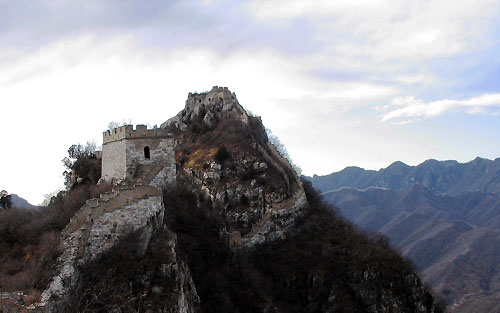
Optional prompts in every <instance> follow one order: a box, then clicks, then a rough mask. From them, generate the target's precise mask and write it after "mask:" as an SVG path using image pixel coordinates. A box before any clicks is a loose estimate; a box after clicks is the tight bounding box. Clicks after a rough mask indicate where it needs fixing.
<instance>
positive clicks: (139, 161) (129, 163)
mask: <svg viewBox="0 0 500 313" xmlns="http://www.w3.org/2000/svg"><path fill="white" fill-rule="evenodd" d="M159 168H163V169H164V170H163V173H164V174H162V175H163V176H164V178H165V180H164V181H165V183H167V184H168V183H173V182H174V181H175V155H174V138H173V136H172V135H171V134H170V133H169V132H168V131H167V130H165V129H162V128H154V129H148V128H147V126H146V125H137V126H136V127H135V129H134V127H133V126H132V125H125V126H121V127H117V128H114V129H112V130H107V131H105V132H103V145H102V179H104V180H106V181H108V182H112V183H124V182H125V183H132V182H134V181H137V180H138V179H140V178H141V177H142V176H144V177H146V176H148V175H147V174H148V173H149V172H151V171H154V170H158V169H159ZM138 171H142V172H141V173H138ZM147 183H149V182H147Z"/></svg>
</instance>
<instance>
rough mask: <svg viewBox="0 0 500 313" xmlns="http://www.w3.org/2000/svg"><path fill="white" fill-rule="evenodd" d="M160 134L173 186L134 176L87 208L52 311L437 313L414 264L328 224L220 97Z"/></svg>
mask: <svg viewBox="0 0 500 313" xmlns="http://www.w3.org/2000/svg"><path fill="white" fill-rule="evenodd" d="M161 127H162V128H163V129H166V130H167V131H168V132H170V133H171V134H172V135H173V137H174V139H175V168H176V184H175V185H169V186H167V184H164V183H165V179H164V178H165V177H167V176H168V175H165V171H164V169H162V168H161V167H154V168H152V169H149V170H146V168H141V167H140V166H138V168H137V169H134V171H135V172H136V173H135V175H133V177H134V181H128V182H126V183H127V184H126V185H125V186H115V187H114V189H113V190H112V191H111V192H109V193H106V194H103V195H102V196H101V199H92V200H89V201H88V202H87V204H86V205H85V206H84V207H82V209H80V211H79V212H78V213H77V214H76V215H75V216H74V217H73V218H72V220H71V223H70V224H69V225H68V226H67V227H66V229H65V230H64V231H63V233H62V235H61V248H62V251H63V254H62V255H61V256H60V258H59V261H58V264H59V265H58V268H57V269H58V273H57V275H56V276H55V277H54V279H53V281H52V283H51V284H50V287H49V289H48V290H47V291H46V292H45V293H44V295H43V297H44V300H46V303H47V305H46V307H45V308H48V309H49V311H52V312H55V311H66V312H70V311H72V310H73V311H76V309H74V308H75V306H74V305H76V307H77V308H78V307H81V305H82V303H83V304H84V305H85V306H86V307H91V308H92V309H94V310H95V311H96V312H97V311H103V310H105V311H112V312H135V311H141V312H148V313H149V312H268V313H278V312H382V313H389V312H422V313H424V312H441V311H440V308H439V307H438V306H436V305H435V302H434V300H433V298H432V296H431V295H430V294H429V293H428V290H427V289H426V288H425V286H424V285H423V284H422V282H421V281H420V279H419V278H418V276H417V275H416V274H415V273H414V271H413V268H412V266H411V264H409V263H408V262H407V261H406V260H404V259H402V258H401V257H400V256H399V254H398V253H396V252H395V251H394V250H392V249H391V248H390V247H389V246H388V245H387V244H386V243H384V241H383V240H379V239H377V238H368V237H367V236H366V235H363V234H362V233H360V232H359V231H358V230H357V229H356V228H355V227H353V225H351V224H349V223H347V222H345V221H344V220H343V219H342V218H341V217H339V216H336V215H335V214H332V212H331V210H330V208H329V207H327V206H326V205H325V204H324V203H323V202H322V200H321V199H320V198H319V196H318V195H317V194H316V193H315V191H314V190H313V189H312V188H311V187H310V185H309V184H308V183H307V182H306V183H303V182H302V181H301V179H300V178H299V177H298V176H297V174H296V173H295V171H294V170H293V168H292V166H291V165H290V163H289V162H288V161H287V160H286V159H285V158H283V157H282V156H281V155H280V154H279V153H278V152H277V150H276V149H275V148H274V147H273V146H272V144H270V143H269V140H268V138H267V135H266V132H265V129H264V127H263V125H262V122H261V120H260V118H259V117H256V116H251V115H249V114H248V113H247V112H246V111H245V110H244V109H243V107H242V106H241V105H240V104H239V103H238V100H237V99H236V95H235V94H234V93H232V92H230V91H229V90H228V89H227V88H221V87H214V88H212V90H211V91H209V92H203V93H191V94H189V96H188V99H187V101H186V105H185V107H184V109H183V110H182V111H181V112H179V114H177V115H176V116H175V117H173V118H171V119H169V120H168V121H167V122H165V123H164V124H162V125H161ZM167 166H172V165H171V164H170V165H167ZM158 187H161V188H162V189H163V191H160V189H159V188H158ZM109 290H111V292H107V291H109ZM85 301H86V302H85ZM89 301H90V302H89ZM75 303H76V304H75ZM72 305H73V306H72ZM89 311H92V310H90V309H89Z"/></svg>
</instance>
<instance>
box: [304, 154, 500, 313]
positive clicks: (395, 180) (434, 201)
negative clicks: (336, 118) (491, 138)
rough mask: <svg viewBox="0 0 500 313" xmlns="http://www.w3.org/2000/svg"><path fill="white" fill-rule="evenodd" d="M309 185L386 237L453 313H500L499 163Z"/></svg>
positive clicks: (352, 174)
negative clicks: (407, 258)
mask: <svg viewBox="0 0 500 313" xmlns="http://www.w3.org/2000/svg"><path fill="white" fill-rule="evenodd" d="M309 179H310V180H311V181H312V183H313V185H314V186H315V187H316V188H318V189H319V190H320V191H321V192H322V193H323V196H324V197H325V199H326V200H327V201H328V202H330V203H332V204H335V205H336V206H337V207H339V209H340V210H341V212H342V213H343V214H344V215H345V216H346V217H347V218H349V219H350V220H352V221H353V222H354V223H356V224H358V225H360V226H362V227H363V228H365V229H367V230H368V231H375V232H380V233H383V234H385V235H387V236H388V237H389V238H390V240H391V243H392V244H393V245H395V246H396V247H398V248H399V249H400V250H401V251H402V252H403V253H404V254H405V255H406V256H408V257H410V258H411V259H412V260H413V261H414V262H415V263H416V265H417V267H418V268H419V269H420V271H421V272H422V274H423V275H424V277H425V279H426V281H427V282H428V283H429V284H430V285H432V286H433V287H434V289H435V290H436V291H437V292H438V293H439V294H440V295H441V296H442V297H443V298H444V299H445V300H446V301H447V303H449V305H450V308H451V310H452V312H500V193H499V192H500V158H497V159H495V160H494V161H492V160H488V159H482V158H476V159H475V160H473V161H471V162H468V163H458V162H456V161H436V160H427V161H425V162H423V163H422V164H420V165H418V166H408V165H406V164H404V163H402V162H395V163H393V164H391V165H390V166H389V167H387V168H385V169H381V170H379V171H369V170H364V169H362V168H358V167H348V168H346V169H344V170H342V171H340V172H336V173H332V174H330V175H327V176H316V175H315V176H313V177H310V178H309Z"/></svg>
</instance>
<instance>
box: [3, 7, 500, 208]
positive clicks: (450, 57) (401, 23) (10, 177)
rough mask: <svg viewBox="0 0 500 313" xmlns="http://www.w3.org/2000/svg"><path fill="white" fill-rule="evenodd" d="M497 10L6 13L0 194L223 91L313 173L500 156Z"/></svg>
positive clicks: (52, 176) (40, 191)
mask: <svg viewBox="0 0 500 313" xmlns="http://www.w3.org/2000/svg"><path fill="white" fill-rule="evenodd" d="M499 29H500V2H499V1H498V0H476V1H464V0H432V1H430V0H422V1H410V0H345V1H343V0H342V1H341V0H336V1H329V0H252V1H234V0H233V1H218V0H211V1H210V0H183V1H178V0H172V1H167V0H163V1H160V0H149V1H144V0H85V1H83V0H81V1H76V0H71V1H70V0H0V108H1V122H0V132H1V136H2V137H1V138H2V140H1V143H2V145H1V147H2V148H1V153H0V189H6V190H7V191H8V192H10V193H17V194H19V195H21V196H22V197H25V198H26V199H28V200H29V201H30V202H32V203H34V204H37V203H40V202H41V201H42V200H43V195H44V194H47V193H50V192H52V191H54V190H56V189H58V188H61V187H62V181H63V180H62V176H61V173H62V172H63V170H64V169H63V166H62V162H61V159H62V158H63V157H65V156H66V154H67V149H68V147H69V146H70V145H71V144H73V143H78V142H80V143H85V142H86V141H88V140H94V141H96V143H97V144H98V145H99V144H101V143H102V131H104V130H105V129H106V128H107V126H108V123H109V122H111V121H122V120H126V121H128V120H131V122H132V123H134V124H150V125H155V124H160V123H162V122H164V121H165V120H167V119H168V118H169V117H171V116H173V115H174V114H176V113H177V112H178V111H180V110H181V109H182V108H183V106H184V101H185V99H186V97H187V94H188V92H190V91H206V90H209V89H211V87H212V86H214V85H219V86H228V87H229V89H230V90H232V91H234V92H236V95H237V97H238V100H239V102H240V103H241V104H242V105H243V106H244V107H245V108H247V109H248V110H250V111H251V112H253V113H254V114H257V115H260V116H262V119H263V121H264V123H265V125H266V126H267V127H269V128H270V129H272V131H273V132H274V133H275V134H276V135H278V137H279V138H280V139H281V141H282V142H283V143H284V144H285V145H286V147H287V149H288V150H289V152H290V155H291V156H292V158H293V160H294V161H295V163H297V164H298V165H300V166H301V167H302V169H303V171H304V173H305V174H307V175H312V174H323V175H324V174H328V173H330V172H332V171H338V170H341V169H342V168H344V167H346V166H350V165H357V166H361V167H364V168H368V169H379V168H382V167H386V166H388V165H389V164H390V163H392V162H393V161H395V160H401V161H403V162H406V163H408V164H411V165H416V164H418V163H420V162H422V161H424V160H426V159H428V158H435V159H439V160H445V159H456V160H459V161H461V162H466V161H470V160H472V159H474V158H475V157H476V156H480V157H485V158H490V159H495V158H497V157H500V57H499V56H500V31H499Z"/></svg>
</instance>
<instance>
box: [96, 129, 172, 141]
mask: <svg viewBox="0 0 500 313" xmlns="http://www.w3.org/2000/svg"><path fill="white" fill-rule="evenodd" d="M169 137H172V135H171V134H170V133H169V132H168V131H167V130H165V129H163V128H153V129H148V127H147V126H146V125H136V127H135V129H134V126H133V125H124V126H120V127H117V128H113V129H112V130H107V131H105V132H103V133H102V143H103V144H106V143H108V142H113V141H118V140H122V139H139V138H169Z"/></svg>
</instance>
